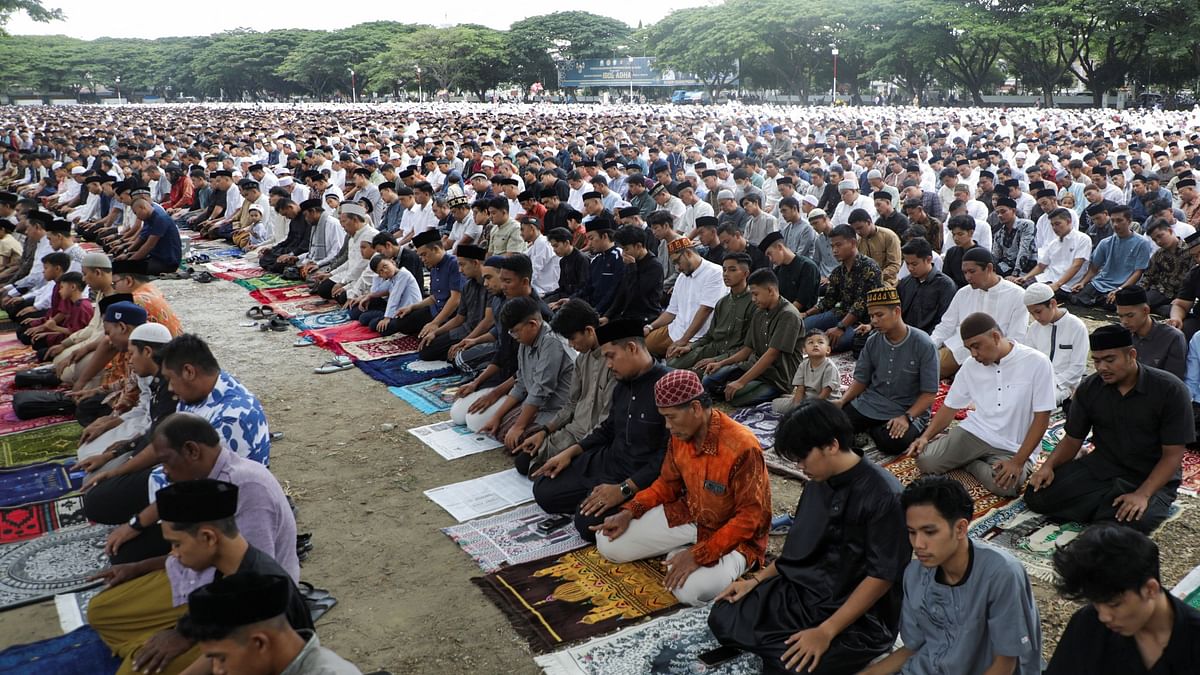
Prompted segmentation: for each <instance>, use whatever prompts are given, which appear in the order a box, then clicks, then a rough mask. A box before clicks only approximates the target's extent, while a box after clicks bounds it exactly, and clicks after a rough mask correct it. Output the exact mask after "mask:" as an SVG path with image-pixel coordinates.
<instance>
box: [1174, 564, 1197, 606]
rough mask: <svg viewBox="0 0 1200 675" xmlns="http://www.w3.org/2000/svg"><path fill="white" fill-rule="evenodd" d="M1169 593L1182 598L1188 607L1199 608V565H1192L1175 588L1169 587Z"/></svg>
mask: <svg viewBox="0 0 1200 675" xmlns="http://www.w3.org/2000/svg"><path fill="white" fill-rule="evenodd" d="M1171 595H1174V596H1175V597H1177V598H1179V599H1180V600H1183V601H1184V602H1185V603H1187V605H1188V606H1190V607H1195V608H1196V609H1200V567H1193V568H1192V570H1191V571H1190V572H1188V573H1187V574H1186V575H1185V576H1184V577H1183V578H1182V579H1180V580H1179V583H1177V584H1175V588H1172V589H1171Z"/></svg>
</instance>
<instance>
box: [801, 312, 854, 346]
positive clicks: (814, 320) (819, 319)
mask: <svg viewBox="0 0 1200 675" xmlns="http://www.w3.org/2000/svg"><path fill="white" fill-rule="evenodd" d="M842 318H843V317H841V316H838V315H837V314H834V313H833V312H821V313H820V314H813V315H812V316H810V317H808V318H806V319H805V320H804V334H805V335H807V334H808V331H810V330H829V329H830V328H833V327H834V326H837V325H839V324H840V322H841V320H842ZM857 325H858V324H857V323H855V324H854V325H852V326H850V327H849V328H847V329H846V332H844V333H842V337H841V338H839V339H838V341H837V342H836V343H834V344H831V345H829V347H830V349H831V351H833V352H834V353H837V352H844V351H848V350H849V349H850V348H851V347H852V346H854V328H855V326H857ZM801 337H803V336H801Z"/></svg>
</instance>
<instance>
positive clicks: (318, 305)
mask: <svg viewBox="0 0 1200 675" xmlns="http://www.w3.org/2000/svg"><path fill="white" fill-rule="evenodd" d="M284 290H287V289H284ZM268 306H269V307H270V308H271V309H273V310H274V311H275V315H276V316H281V317H283V318H285V319H294V318H296V317H301V316H310V315H313V314H324V313H325V312H334V311H337V310H339V309H341V308H342V307H341V305H339V304H337V303H335V302H325V300H324V299H323V298H320V297H317V296H315V295H314V296H312V299H311V300H301V301H299V302H276V303H274V304H271V305H268Z"/></svg>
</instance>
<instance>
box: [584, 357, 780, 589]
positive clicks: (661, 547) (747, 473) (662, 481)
mask: <svg viewBox="0 0 1200 675" xmlns="http://www.w3.org/2000/svg"><path fill="white" fill-rule="evenodd" d="M654 401H655V404H656V405H657V406H658V410H659V412H660V413H662V416H663V419H664V420H665V421H666V424H667V429H669V430H670V432H671V441H670V447H669V448H668V449H667V454H666V457H665V459H664V461H663V465H662V472H661V473H660V474H659V476H658V479H657V480H655V481H654V483H652V484H651V485H650V487H648V488H646V489H645V490H641V491H640V492H638V493H637V495H636V496H634V498H633V499H631V500H629V501H628V502H626V503H625V505H624V506H622V507H621V510H620V511H618V512H617V513H615V514H613V515H611V516H609V517H608V518H606V519H605V520H604V522H603V523H602V524H600V525H596V526H593V528H592V529H593V530H596V531H597V532H598V533H599V534H597V536H596V547H597V548H599V549H600V553H601V555H603V556H604V557H605V558H608V559H609V560H611V561H613V562H618V563H620V562H629V561H631V560H639V559H641V558H648V557H651V556H656V555H661V554H663V553H670V555H669V556H668V557H667V569H668V572H667V577H666V580H665V584H666V586H667V588H668V589H670V590H671V592H673V593H674V594H675V597H676V598H679V601H680V602H684V603H687V604H689V605H699V604H703V603H706V602H708V601H709V600H712V599H713V598H714V597H716V595H717V594H718V593H720V592H721V591H722V590H723V589H724V588H725V587H726V586H728V585H729V584H730V583H732V582H733V581H734V580H735V579H737V578H738V577H740V576H741V575H742V573H743V572H745V571H746V569H747V568H748V567H750V566H757V565H758V564H761V563H762V561H763V554H764V553H765V552H766V548H767V531H768V530H769V529H770V526H771V484H770V482H769V481H768V480H767V468H766V464H764V463H763V455H762V449H761V448H760V447H759V444H758V439H756V438H755V437H754V434H753V433H752V432H751V431H750V430H749V429H747V428H746V427H744V426H742V425H741V424H738V423H737V422H735V421H733V419H732V418H730V417H729V416H728V415H726V414H725V413H723V412H721V411H720V410H714V409H713V407H712V398H710V397H709V395H708V394H707V393H705V391H704V387H703V386H702V385H701V384H700V378H699V377H697V376H696V374H695V373H693V372H692V371H690V370H674V371H671V372H669V373H667V374H666V375H664V376H663V377H662V379H660V380H659V381H658V383H657V384H655V385H654Z"/></svg>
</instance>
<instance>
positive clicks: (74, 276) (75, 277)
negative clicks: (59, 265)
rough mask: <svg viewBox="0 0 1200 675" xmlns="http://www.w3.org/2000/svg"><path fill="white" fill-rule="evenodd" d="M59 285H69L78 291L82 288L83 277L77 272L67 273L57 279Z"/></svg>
mask: <svg viewBox="0 0 1200 675" xmlns="http://www.w3.org/2000/svg"><path fill="white" fill-rule="evenodd" d="M58 283H59V284H70V285H72V286H74V287H76V288H78V289H80V290H82V289H83V287H84V285H85V284H84V282H83V275H82V274H80V273H79V272H67V273H66V274H64V275H62V276H61V277H59V278H58Z"/></svg>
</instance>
